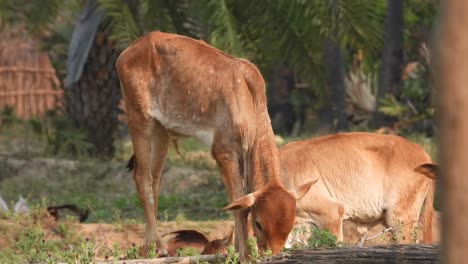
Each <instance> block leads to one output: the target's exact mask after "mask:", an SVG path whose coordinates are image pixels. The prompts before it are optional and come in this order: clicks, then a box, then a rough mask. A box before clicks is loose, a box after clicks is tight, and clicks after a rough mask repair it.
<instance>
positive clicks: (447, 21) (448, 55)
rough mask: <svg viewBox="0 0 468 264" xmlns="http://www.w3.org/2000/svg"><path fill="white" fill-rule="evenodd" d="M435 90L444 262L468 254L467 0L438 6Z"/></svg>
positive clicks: (462, 258)
mask: <svg viewBox="0 0 468 264" xmlns="http://www.w3.org/2000/svg"><path fill="white" fill-rule="evenodd" d="M442 10H443V12H442V20H441V21H442V25H441V27H440V32H439V33H440V34H439V35H440V38H438V39H440V40H441V41H440V43H439V48H440V50H439V51H440V53H439V55H440V57H439V61H438V64H436V66H437V69H436V70H435V71H434V72H437V73H438V74H439V75H438V76H440V79H439V82H438V93H440V96H439V97H440V102H439V108H438V111H440V120H441V131H442V135H441V152H442V155H441V165H442V175H441V176H442V177H440V178H441V180H442V190H443V192H442V194H443V196H444V197H443V199H442V202H443V207H442V208H444V213H443V221H442V222H443V232H442V234H443V243H442V244H443V250H442V252H443V253H444V256H443V260H444V263H466V252H468V235H467V234H468V228H467V226H466V223H468V196H467V195H466V192H467V190H468V177H467V172H468V122H467V119H466V118H467V117H466V114H467V113H468V89H467V87H466V86H467V84H468V61H467V60H466V58H467V57H468V35H467V34H466V28H468V15H467V14H468V1H466V0H447V1H445V2H444V5H443V8H442Z"/></svg>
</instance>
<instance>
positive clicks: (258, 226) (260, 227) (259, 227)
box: [255, 220, 262, 231]
mask: <svg viewBox="0 0 468 264" xmlns="http://www.w3.org/2000/svg"><path fill="white" fill-rule="evenodd" d="M255 226H256V227H257V228H258V230H260V231H261V230H262V225H261V224H260V222H259V221H258V220H257V221H255Z"/></svg>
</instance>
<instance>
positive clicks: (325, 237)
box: [307, 228, 340, 248]
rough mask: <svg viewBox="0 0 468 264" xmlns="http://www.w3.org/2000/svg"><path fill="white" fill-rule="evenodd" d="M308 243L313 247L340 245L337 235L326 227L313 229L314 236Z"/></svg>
mask: <svg viewBox="0 0 468 264" xmlns="http://www.w3.org/2000/svg"><path fill="white" fill-rule="evenodd" d="M307 245H308V247H311V248H336V247H339V246H340V244H339V243H338V242H337V239H336V236H335V235H333V234H332V233H330V232H329V231H328V230H326V229H324V230H319V229H316V228H314V229H313V230H312V236H311V237H310V238H309V239H308V241H307Z"/></svg>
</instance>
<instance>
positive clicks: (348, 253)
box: [260, 244, 440, 264]
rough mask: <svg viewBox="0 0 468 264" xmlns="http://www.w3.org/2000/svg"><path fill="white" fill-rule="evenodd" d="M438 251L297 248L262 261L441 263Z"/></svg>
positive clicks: (418, 246) (417, 246)
mask: <svg viewBox="0 0 468 264" xmlns="http://www.w3.org/2000/svg"><path fill="white" fill-rule="evenodd" d="M439 253H440V250H439V246H437V245H423V244H412V245H391V246H389V245H387V246H372V247H343V248H334V249H297V250H291V251H289V252H284V253H281V254H278V255H275V256H273V257H270V258H268V259H265V260H263V261H261V262H260V263H311V262H313V263H327V264H329V263H346V264H354V263H359V264H361V263H376V264H378V263H438V262H440V256H439Z"/></svg>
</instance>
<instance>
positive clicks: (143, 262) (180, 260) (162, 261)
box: [93, 255, 226, 264]
mask: <svg viewBox="0 0 468 264" xmlns="http://www.w3.org/2000/svg"><path fill="white" fill-rule="evenodd" d="M225 260H226V258H225V257H224V256H223V255H201V256H194V257H167V258H154V259H132V260H119V261H102V262H99V261H97V262H93V263H96V264H110V263H112V264H176V263H177V264H198V263H206V262H207V263H224V262H225Z"/></svg>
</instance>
